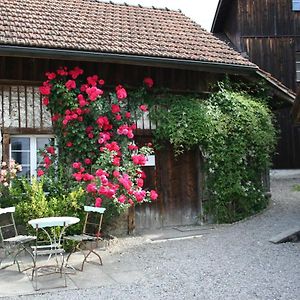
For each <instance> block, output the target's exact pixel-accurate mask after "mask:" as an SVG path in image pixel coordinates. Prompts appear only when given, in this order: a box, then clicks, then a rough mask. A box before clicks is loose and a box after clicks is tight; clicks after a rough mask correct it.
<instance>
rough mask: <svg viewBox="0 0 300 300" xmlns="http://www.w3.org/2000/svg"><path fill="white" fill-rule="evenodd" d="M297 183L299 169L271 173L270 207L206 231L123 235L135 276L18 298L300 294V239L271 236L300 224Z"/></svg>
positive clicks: (123, 259) (124, 256)
mask: <svg viewBox="0 0 300 300" xmlns="http://www.w3.org/2000/svg"><path fill="white" fill-rule="evenodd" d="M296 183H300V176H299V175H298V179H295V178H280V176H276V177H273V178H272V181H271V186H272V195H273V202H272V204H271V206H270V208H269V209H267V210H266V211H265V212H264V213H262V214H259V215H257V216H255V217H253V218H251V219H249V220H246V221H243V222H239V223H236V224H234V225H231V226H221V227H220V228H217V229H214V230H211V231H210V232H209V234H205V235H203V236H202V237H201V238H194V239H186V240H174V241H167V242H161V243H149V242H147V241H146V239H145V238H129V239H126V240H124V241H122V242H120V244H119V245H118V246H116V248H115V251H113V253H112V254H111V255H112V256H113V257H114V259H117V260H119V261H120V263H123V264H128V270H129V271H128V277H129V278H128V279H131V280H129V281H128V282H129V283H123V284H116V285H110V286H105V287H97V288H90V289H80V290H55V291H53V292H51V294H50V293H46V294H40V295H35V296H34V295H31V296H24V297H18V299H58V300H59V299H69V300H71V299H72V300H73V299H86V300H87V299H105V300H110V299H130V300H134V299H164V300H166V299H205V300H206V299H243V300H245V299H267V300H269V299H289V300H293V299H295V300H296V299H300V243H285V244H278V245H275V244H272V243H270V242H269V241H268V240H269V239H270V238H271V237H272V236H274V235H277V234H278V233H280V232H282V231H284V230H286V229H289V228H292V227H294V226H296V225H299V224H300V192H294V191H292V187H293V185H295V184H296ZM132 270H139V271H142V274H143V276H142V278H137V279H136V280H135V279H134V278H130V276H132V274H134V273H133V272H132ZM99 285H101V283H99ZM11 299H13V298H11Z"/></svg>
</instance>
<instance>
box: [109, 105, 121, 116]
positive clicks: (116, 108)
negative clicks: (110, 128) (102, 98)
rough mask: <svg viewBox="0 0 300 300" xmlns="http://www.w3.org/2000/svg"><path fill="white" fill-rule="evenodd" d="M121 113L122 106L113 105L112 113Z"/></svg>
mask: <svg viewBox="0 0 300 300" xmlns="http://www.w3.org/2000/svg"><path fill="white" fill-rule="evenodd" d="M120 111H121V108H120V105H118V104H112V105H111V112H112V113H113V114H117V113H119V112H120Z"/></svg>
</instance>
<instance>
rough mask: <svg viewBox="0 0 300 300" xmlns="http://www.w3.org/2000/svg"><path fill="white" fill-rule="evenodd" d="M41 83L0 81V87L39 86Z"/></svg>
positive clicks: (11, 80)
mask: <svg viewBox="0 0 300 300" xmlns="http://www.w3.org/2000/svg"><path fill="white" fill-rule="evenodd" d="M41 83H42V81H31V80H13V79H0V85H25V86H40V85H41Z"/></svg>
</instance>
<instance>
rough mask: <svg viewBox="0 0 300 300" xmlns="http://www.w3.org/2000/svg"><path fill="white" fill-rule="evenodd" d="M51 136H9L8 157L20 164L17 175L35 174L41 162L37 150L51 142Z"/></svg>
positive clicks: (28, 175) (29, 175)
mask: <svg viewBox="0 0 300 300" xmlns="http://www.w3.org/2000/svg"><path fill="white" fill-rule="evenodd" d="M53 141H54V138H53V136H49V135H48V136H38V135H37V136H33V135H32V136H11V139H10V158H11V159H14V160H15V161H16V162H17V163H19V164H20V165H22V172H20V173H18V175H19V176H22V175H25V176H26V177H31V176H33V175H36V170H37V168H38V167H39V166H40V165H41V164H42V160H43V159H42V157H41V155H39V150H40V149H43V148H44V147H45V145H48V144H49V143H51V142H53Z"/></svg>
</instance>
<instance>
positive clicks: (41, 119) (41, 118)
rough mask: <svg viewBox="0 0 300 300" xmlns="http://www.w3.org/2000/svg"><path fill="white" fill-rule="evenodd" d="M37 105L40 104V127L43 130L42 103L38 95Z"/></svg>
mask: <svg viewBox="0 0 300 300" xmlns="http://www.w3.org/2000/svg"><path fill="white" fill-rule="evenodd" d="M39 104H40V127H41V128H43V127H44V124H43V103H42V95H41V94H40V97H39Z"/></svg>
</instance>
